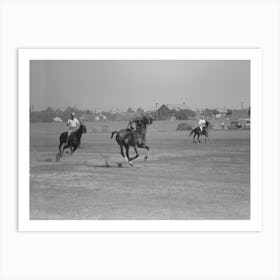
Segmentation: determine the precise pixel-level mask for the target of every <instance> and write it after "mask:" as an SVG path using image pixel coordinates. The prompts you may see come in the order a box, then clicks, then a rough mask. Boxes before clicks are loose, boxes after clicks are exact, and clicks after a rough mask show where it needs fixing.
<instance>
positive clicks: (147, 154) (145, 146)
mask: <svg viewBox="0 0 280 280" xmlns="http://www.w3.org/2000/svg"><path fill="white" fill-rule="evenodd" d="M138 147H139V148H143V149H146V150H147V153H146V155H145V157H144V160H147V159H148V157H149V154H150V148H149V146H147V145H146V144H144V143H141V144H140V145H138Z"/></svg>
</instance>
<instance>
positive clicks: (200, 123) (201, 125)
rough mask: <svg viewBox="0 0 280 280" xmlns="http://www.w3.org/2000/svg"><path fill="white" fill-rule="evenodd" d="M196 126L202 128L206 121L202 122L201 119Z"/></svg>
mask: <svg viewBox="0 0 280 280" xmlns="http://www.w3.org/2000/svg"><path fill="white" fill-rule="evenodd" d="M198 125H199V126H200V127H203V126H205V125H206V121H205V120H203V119H201V120H199V122H198Z"/></svg>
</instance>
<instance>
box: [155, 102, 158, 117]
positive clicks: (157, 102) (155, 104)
mask: <svg viewBox="0 0 280 280" xmlns="http://www.w3.org/2000/svg"><path fill="white" fill-rule="evenodd" d="M155 105H156V114H155V119H157V115H158V102H156V103H155Z"/></svg>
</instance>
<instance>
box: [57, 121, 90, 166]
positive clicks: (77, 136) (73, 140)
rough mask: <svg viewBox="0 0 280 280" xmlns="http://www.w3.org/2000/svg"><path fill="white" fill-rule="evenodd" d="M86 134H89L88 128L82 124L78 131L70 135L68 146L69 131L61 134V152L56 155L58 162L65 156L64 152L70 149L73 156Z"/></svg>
mask: <svg viewBox="0 0 280 280" xmlns="http://www.w3.org/2000/svg"><path fill="white" fill-rule="evenodd" d="M86 132H87V128H86V126H85V125H84V124H81V125H80V127H79V129H78V130H76V131H74V132H72V133H71V134H70V136H69V140H68V143H67V144H66V142H67V135H68V133H67V131H66V132H63V133H61V134H60V136H59V152H58V153H57V155H56V160H57V161H58V160H59V159H60V158H61V157H62V156H63V152H64V150H65V149H68V148H70V154H71V155H72V154H73V153H74V152H75V151H76V149H77V148H78V147H79V146H80V143H81V137H82V134H83V133H86ZM62 146H63V147H62Z"/></svg>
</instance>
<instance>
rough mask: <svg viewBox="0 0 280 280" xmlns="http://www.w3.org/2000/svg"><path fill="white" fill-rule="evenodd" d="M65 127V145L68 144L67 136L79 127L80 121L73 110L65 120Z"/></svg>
mask: <svg viewBox="0 0 280 280" xmlns="http://www.w3.org/2000/svg"><path fill="white" fill-rule="evenodd" d="M67 127H68V131H67V141H66V145H67V144H68V141H69V136H70V135H71V133H73V132H74V131H76V130H78V129H79V127H80V122H79V121H78V119H77V118H76V117H75V113H74V112H73V113H71V115H70V119H69V120H68V121H67Z"/></svg>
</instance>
